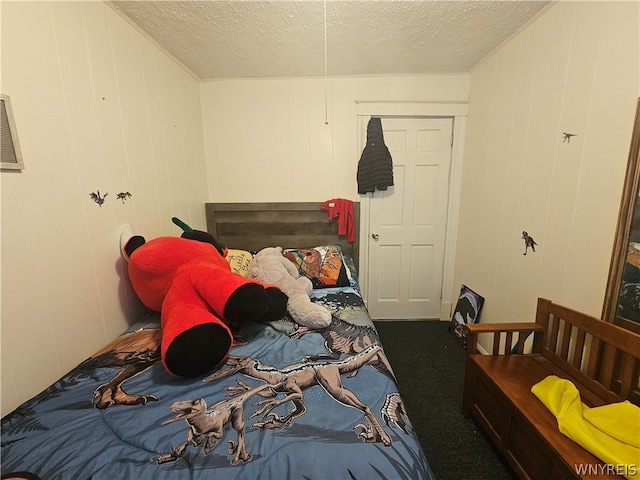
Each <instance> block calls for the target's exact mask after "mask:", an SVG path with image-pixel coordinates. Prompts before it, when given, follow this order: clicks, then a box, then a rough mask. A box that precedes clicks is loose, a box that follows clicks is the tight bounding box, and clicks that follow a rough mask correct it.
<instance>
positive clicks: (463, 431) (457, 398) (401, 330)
mask: <svg viewBox="0 0 640 480" xmlns="http://www.w3.org/2000/svg"><path fill="white" fill-rule="evenodd" d="M375 325H376V328H377V329H378V332H379V334H380V340H381V342H382V346H383V347H384V350H385V352H386V354H387V357H388V358H389V361H390V362H391V366H392V367H393V369H394V372H395V374H396V378H397V379H398V387H399V390H400V394H401V395H402V398H403V400H404V403H405V405H406V408H407V411H408V414H409V418H410V419H411V422H412V423H413V427H414V428H415V431H416V433H417V434H418V438H419V439H420V443H421V444H422V448H423V450H424V452H425V454H426V456H427V459H428V460H429V464H430V465H431V469H432V471H433V473H434V475H435V477H436V478H437V479H438V480H448V479H451V480H454V479H455V480H464V479H469V480H502V479H505V480H511V479H515V478H517V477H516V476H515V474H514V473H513V472H512V470H511V469H510V468H509V466H508V465H507V464H506V462H505V461H504V460H503V458H502V457H501V455H500V453H499V452H498V451H497V450H496V449H495V448H494V447H493V445H492V444H491V443H490V441H489V439H488V438H487V437H486V436H485V434H484V432H483V431H482V430H481V429H480V428H479V427H478V425H477V424H476V423H475V422H474V421H473V420H471V419H466V418H464V417H463V416H462V413H461V404H462V389H463V380H464V359H465V350H464V348H463V347H462V346H461V345H460V344H459V343H458V342H457V341H456V340H455V339H454V338H453V336H452V335H451V334H450V333H449V332H448V330H447V326H448V322H439V321H376V322H375Z"/></svg>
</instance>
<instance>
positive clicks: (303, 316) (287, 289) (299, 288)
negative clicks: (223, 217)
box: [247, 247, 331, 328]
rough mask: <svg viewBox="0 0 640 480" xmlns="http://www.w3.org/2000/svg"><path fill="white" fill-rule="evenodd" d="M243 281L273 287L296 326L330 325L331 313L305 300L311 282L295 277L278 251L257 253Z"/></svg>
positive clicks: (292, 268)
mask: <svg viewBox="0 0 640 480" xmlns="http://www.w3.org/2000/svg"><path fill="white" fill-rule="evenodd" d="M247 278H255V279H256V280H259V281H261V282H263V283H268V284H271V285H275V286H276V287H278V288H279V289H280V290H281V291H282V292H283V293H284V294H285V295H286V296H287V297H289V300H288V302H287V311H288V312H289V315H291V318H293V320H294V321H295V322H296V323H297V324H299V325H302V326H304V327H308V328H324V327H327V326H329V324H330V323H331V312H329V310H327V309H326V308H324V307H322V306H321V305H318V304H317V303H313V302H312V301H311V299H310V298H309V293H311V290H312V288H313V285H312V284H311V280H309V279H308V278H307V277H304V276H302V277H301V276H299V274H298V269H297V268H296V266H295V265H294V264H293V263H292V262H291V260H289V259H287V258H285V257H283V256H282V248H281V247H267V248H263V249H262V250H260V251H259V252H258V253H257V254H256V256H255V257H253V259H252V260H251V263H250V264H249V268H248V272H247Z"/></svg>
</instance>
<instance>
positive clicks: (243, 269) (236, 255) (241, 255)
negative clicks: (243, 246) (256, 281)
mask: <svg viewBox="0 0 640 480" xmlns="http://www.w3.org/2000/svg"><path fill="white" fill-rule="evenodd" d="M251 259H253V255H251V253H250V252H247V251H246V250H232V249H231V248H229V249H228V250H227V262H229V266H230V267H231V271H232V272H233V273H237V274H238V275H242V276H243V277H246V276H247V270H248V268H249V264H250V263H251Z"/></svg>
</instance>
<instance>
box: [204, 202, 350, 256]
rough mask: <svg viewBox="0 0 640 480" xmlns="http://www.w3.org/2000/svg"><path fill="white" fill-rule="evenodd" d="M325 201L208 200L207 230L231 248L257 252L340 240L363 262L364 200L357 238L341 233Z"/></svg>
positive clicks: (344, 249) (347, 251) (206, 206)
mask: <svg viewBox="0 0 640 480" xmlns="http://www.w3.org/2000/svg"><path fill="white" fill-rule="evenodd" d="M321 204H322V202H282V203H207V204H205V210H206V216H207V230H208V231H209V233H211V234H213V236H214V237H216V239H217V240H218V241H220V242H222V243H224V244H225V245H226V246H227V247H228V248H235V249H239V250H248V251H250V252H257V251H259V250H261V249H263V248H265V247H282V248H313V247H316V246H319V245H328V244H334V243H337V244H339V245H341V246H342V251H343V252H344V253H349V254H351V256H352V257H353V260H354V262H355V264H356V267H357V266H358V265H359V264H358V261H359V250H360V249H359V242H358V238H357V235H358V231H359V227H360V204H359V203H357V202H354V204H353V214H354V220H355V231H356V241H355V242H353V243H349V242H347V239H346V237H345V236H342V235H338V221H337V219H334V220H329V215H328V213H327V212H326V211H325V210H322V209H321V208H320V205H321Z"/></svg>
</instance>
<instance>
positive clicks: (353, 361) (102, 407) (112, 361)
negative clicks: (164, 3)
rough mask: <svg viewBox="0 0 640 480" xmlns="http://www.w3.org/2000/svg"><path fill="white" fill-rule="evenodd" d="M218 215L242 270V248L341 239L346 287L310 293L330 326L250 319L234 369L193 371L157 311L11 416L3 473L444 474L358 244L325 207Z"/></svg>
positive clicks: (216, 209) (297, 246) (5, 429)
mask: <svg viewBox="0 0 640 480" xmlns="http://www.w3.org/2000/svg"><path fill="white" fill-rule="evenodd" d="M354 207H355V208H354V212H355V221H356V222H358V220H359V218H358V217H359V208H358V204H357V203H356V204H354ZM206 212H207V229H208V230H209V231H210V232H211V233H213V234H214V235H215V236H216V238H217V239H218V240H220V241H222V242H223V243H225V244H226V245H227V246H228V247H229V248H231V249H232V251H235V252H236V257H235V259H236V260H238V262H239V265H237V266H234V268H236V267H237V268H238V271H239V272H240V270H241V268H242V266H241V264H242V261H241V260H242V259H240V258H239V257H241V256H242V255H241V253H242V252H245V253H246V252H253V251H258V250H260V249H261V248H263V247H265V246H282V247H285V248H290V249H292V252H291V253H292V254H293V255H295V254H296V253H298V252H299V250H301V249H303V250H304V249H309V248H311V247H327V246H332V248H338V250H339V251H341V252H342V256H343V259H344V262H343V266H344V268H346V269H347V270H348V274H347V281H346V283H345V282H342V283H341V284H339V285H330V286H326V285H323V288H316V289H314V290H313V292H312V293H311V297H312V300H313V301H314V302H317V303H319V304H321V305H323V306H325V307H326V308H327V309H329V310H330V311H331V313H332V322H331V325H330V326H329V327H327V328H324V329H321V330H308V329H306V328H304V327H298V326H297V325H295V324H294V323H293V322H292V321H291V320H290V319H289V318H287V317H284V318H282V319H280V320H278V321H276V322H271V323H269V324H262V323H257V324H251V325H248V326H247V327H245V329H243V331H242V332H241V335H240V336H239V339H238V342H237V344H236V345H234V347H233V348H232V350H231V353H230V355H229V358H228V360H227V362H226V363H225V364H223V365H222V366H220V367H219V368H217V369H216V370H214V371H213V372H211V373H210V374H208V375H206V376H204V377H200V378H196V379H190V380H184V379H177V378H174V377H171V376H169V375H168V374H167V373H166V372H165V370H164V369H163V368H162V365H161V364H160V363H159V341H160V335H159V315H158V314H157V313H154V312H149V313H148V314H147V315H146V316H145V317H144V318H143V319H141V320H140V321H138V322H137V323H136V324H134V325H132V327H131V328H129V329H128V330H127V331H126V332H124V333H123V334H122V335H121V336H119V337H118V338H116V339H115V340H114V341H113V342H111V343H110V344H109V345H107V346H105V347H104V348H103V349H101V350H100V351H99V352H96V353H95V354H94V355H92V356H91V357H90V358H88V359H87V360H85V361H84V362H82V363H81V364H80V365H78V366H77V367H76V368H75V369H73V370H72V371H71V372H69V373H68V374H66V375H65V376H64V377H63V378H61V379H60V380H58V381H57V382H55V383H54V384H52V385H51V386H50V387H49V388H47V389H46V390H45V391H43V392H42V393H40V394H39V395H37V396H36V397H34V398H33V399H31V400H29V401H27V402H25V403H24V404H22V405H21V406H20V407H18V408H17V409H16V410H15V411H13V412H12V413H10V414H9V415H7V416H6V417H4V418H3V419H2V478H29V479H32V478H40V479H43V480H44V479H47V480H50V479H51V480H53V479H65V480H66V479H89V478H91V479H93V480H99V479H108V480H113V479H114V478H118V479H125V478H127V479H137V480H146V479H154V478H158V479H163V480H164V479H167V480H168V479H185V478H193V479H201V478H215V479H224V480H226V479H243V480H246V479H252V480H253V479H278V480H280V479H289V478H291V479H293V478H295V479H359V480H372V479H430V478H433V475H432V473H431V470H430V468H429V465H428V462H427V460H426V458H425V456H424V453H423V450H422V449H421V447H420V444H419V442H418V440H417V437H416V435H415V433H414V431H413V429H412V426H411V422H410V420H409V418H408V417H407V414H406V411H405V408H404V404H403V402H402V398H401V396H400V394H399V392H398V388H397V386H396V383H395V381H394V375H393V370H392V367H391V366H390V365H389V363H388V360H387V358H386V356H385V353H384V349H383V347H382V346H381V345H380V343H379V341H378V335H377V332H376V330H375V327H374V325H373V323H372V322H371V320H370V319H369V316H368V314H367V310H366V308H365V306H364V303H363V301H362V298H361V295H360V290H359V286H358V279H357V274H356V268H355V265H356V264H357V261H358V248H357V242H354V243H353V244H349V243H348V242H346V240H345V239H344V237H341V236H338V235H337V234H336V230H337V227H336V221H335V220H333V221H329V219H328V217H327V212H323V211H322V210H320V209H319V203H277V204H207V205H206ZM356 231H357V230H356ZM238 252H240V253H238ZM240 273H241V272H240Z"/></svg>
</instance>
